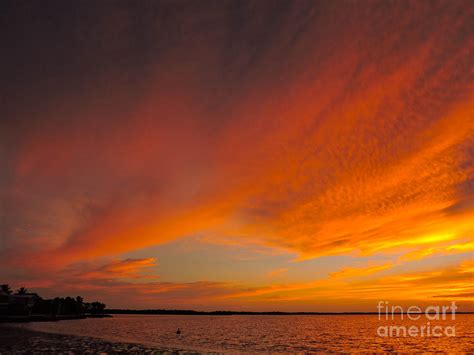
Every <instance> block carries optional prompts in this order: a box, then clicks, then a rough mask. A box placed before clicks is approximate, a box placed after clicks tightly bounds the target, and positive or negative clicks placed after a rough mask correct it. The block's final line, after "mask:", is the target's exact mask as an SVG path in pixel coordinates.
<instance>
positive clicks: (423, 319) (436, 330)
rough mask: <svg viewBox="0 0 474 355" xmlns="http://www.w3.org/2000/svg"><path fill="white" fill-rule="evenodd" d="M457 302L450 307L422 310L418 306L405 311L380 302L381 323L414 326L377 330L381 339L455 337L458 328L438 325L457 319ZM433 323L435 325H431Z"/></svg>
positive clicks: (384, 327) (378, 307)
mask: <svg viewBox="0 0 474 355" xmlns="http://www.w3.org/2000/svg"><path fill="white" fill-rule="evenodd" d="M457 308H458V307H457V306H456V302H454V301H452V302H451V305H449V306H428V307H426V308H425V309H422V308H421V307H418V306H410V307H408V308H407V309H404V308H403V307H402V306H394V305H389V302H388V301H379V303H378V305H377V310H378V317H379V321H383V322H390V321H397V323H398V321H402V322H403V323H405V321H407V322H408V323H411V322H410V321H413V322H414V324H409V325H404V324H396V325H381V326H379V327H378V328H377V335H378V336H380V337H443V336H446V337H454V336H456V326H455V325H452V324H449V325H445V324H436V323H439V321H446V320H448V321H449V320H452V321H454V320H455V319H456V309H457ZM431 322H433V323H431Z"/></svg>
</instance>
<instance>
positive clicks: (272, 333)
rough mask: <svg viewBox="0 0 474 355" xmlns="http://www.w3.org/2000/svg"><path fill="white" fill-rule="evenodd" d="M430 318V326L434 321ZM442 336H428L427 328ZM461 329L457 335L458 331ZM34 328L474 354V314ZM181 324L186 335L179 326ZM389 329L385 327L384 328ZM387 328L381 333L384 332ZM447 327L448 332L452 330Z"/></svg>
mask: <svg viewBox="0 0 474 355" xmlns="http://www.w3.org/2000/svg"><path fill="white" fill-rule="evenodd" d="M428 322H429V324H428ZM381 326H382V327H385V326H403V327H411V326H414V327H416V329H418V332H420V327H421V326H425V327H426V328H425V329H424V336H420V335H418V336H403V334H399V336H396V334H392V335H395V336H386V337H385V336H380V335H378V334H377V332H378V328H379V327H381ZM428 326H429V327H430V329H433V327H435V326H440V327H443V328H437V330H436V331H435V333H439V331H440V329H442V330H441V332H442V333H441V334H442V336H439V337H436V336H433V335H432V334H431V336H426V332H427V327H428ZM453 326H454V327H455V332H456V333H455V336H446V335H445V332H448V333H449V335H452V330H453V328H450V329H447V328H446V327H453ZM27 327H28V328H31V329H33V330H40V331H46V332H53V333H63V334H73V335H84V336H93V337H98V338H102V339H106V340H111V341H121V342H125V341H127V342H135V343H141V344H144V345H148V346H156V347H164V348H174V349H183V350H198V351H204V352H205V351H215V352H275V353H287V352H292V353H295V352H318V351H322V352H386V351H396V352H470V353H473V352H474V315H466V314H460V315H456V319H455V320H451V319H450V317H448V319H446V320H439V321H429V320H427V319H426V318H422V319H420V320H418V321H412V320H407V319H406V316H405V319H403V320H402V319H401V318H400V316H396V318H395V319H394V320H388V321H387V320H384V319H381V320H379V318H378V316H377V315H327V316H325V315H301V316H300V315H298V316H263V315H252V316H241V315H238V316H174V315H115V316H114V317H113V318H95V319H94V318H92V319H83V320H71V321H60V322H48V323H31V324H28V325H27ZM178 327H179V328H181V330H182V333H181V335H177V334H176V329H177V328H178ZM383 329H384V328H383ZM383 329H382V330H380V329H379V332H380V333H381V334H383ZM446 329H447V330H446Z"/></svg>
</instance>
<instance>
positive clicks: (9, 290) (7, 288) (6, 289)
mask: <svg viewBox="0 0 474 355" xmlns="http://www.w3.org/2000/svg"><path fill="white" fill-rule="evenodd" d="M1 288H2V291H3V292H5V293H6V294H9V295H11V294H12V292H13V291H12V289H11V288H10V286H9V285H8V284H3V285H1Z"/></svg>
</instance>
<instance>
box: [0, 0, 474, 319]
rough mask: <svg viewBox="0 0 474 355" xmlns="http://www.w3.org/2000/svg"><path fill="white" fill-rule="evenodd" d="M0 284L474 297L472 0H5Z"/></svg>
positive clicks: (321, 298) (137, 293)
mask: <svg viewBox="0 0 474 355" xmlns="http://www.w3.org/2000/svg"><path fill="white" fill-rule="evenodd" d="M0 27H1V29H0V43H1V47H2V51H1V53H2V54H1V56H0V81H1V85H0V107H1V113H0V283H9V284H11V285H12V287H14V288H18V287H20V286H25V287H27V288H28V289H30V290H32V291H35V292H38V293H40V294H41V295H42V296H44V297H51V296H56V295H60V296H66V295H71V296H76V295H82V296H84V297H85V298H86V299H89V300H94V299H98V300H101V301H103V302H105V303H106V304H107V306H109V307H123V308H184V309H197V310H216V309H228V310H279V311H374V312H375V311H377V310H376V305H377V302H378V301H379V300H388V301H390V302H393V303H395V304H404V305H405V304H428V303H436V304H448V303H450V302H451V301H452V300H456V301H457V303H458V305H459V306H460V308H461V310H474V307H473V300H474V238H473V234H474V2H473V1H470V0H464V1H459V0H445V1H425V0H420V1H350V0H336V1H329V0H328V1H299V0H289V1H282V0H271V1H270V0H268V1H267V0H256V1H244V0H233V1H223V0H216V1H210V0H202V1H181V0H170V1H158V0H156V1H148V0H141V1H131V0H130V1H124V0H118V1H112V0H101V1H94V0H85V1H75V2H72V1H59V0H58V1H49V0H45V1H34V0H33V1H27V0H20V1H2V2H1V3H0Z"/></svg>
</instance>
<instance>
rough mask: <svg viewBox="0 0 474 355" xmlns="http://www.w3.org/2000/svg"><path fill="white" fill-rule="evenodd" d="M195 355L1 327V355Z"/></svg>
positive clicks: (4, 325) (131, 344) (15, 326)
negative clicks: (42, 354) (47, 354)
mask: <svg viewBox="0 0 474 355" xmlns="http://www.w3.org/2000/svg"><path fill="white" fill-rule="evenodd" d="M32 353H35V354H36V353H49V354H51V353H53V354H117V353H141V354H197V353H196V352H190V351H184V350H176V349H158V348H152V347H148V346H143V345H140V344H133V343H118V342H110V341H106V340H102V339H98V338H92V337H82V336H75V335H65V334H53V333H44V332H37V331H32V330H29V329H26V328H23V327H22V326H21V325H8V324H2V325H0V355H4V354H32Z"/></svg>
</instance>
